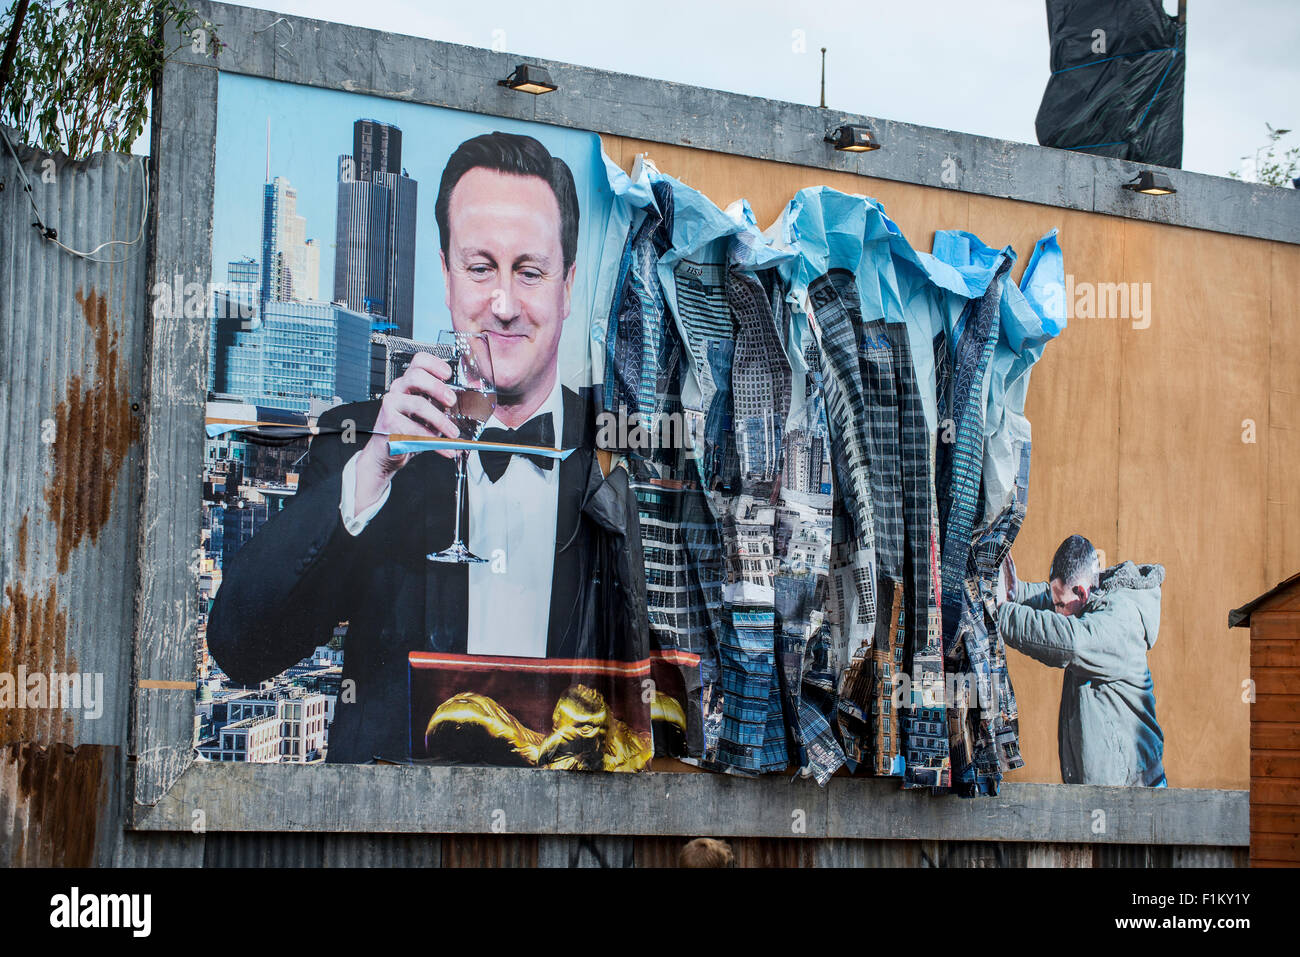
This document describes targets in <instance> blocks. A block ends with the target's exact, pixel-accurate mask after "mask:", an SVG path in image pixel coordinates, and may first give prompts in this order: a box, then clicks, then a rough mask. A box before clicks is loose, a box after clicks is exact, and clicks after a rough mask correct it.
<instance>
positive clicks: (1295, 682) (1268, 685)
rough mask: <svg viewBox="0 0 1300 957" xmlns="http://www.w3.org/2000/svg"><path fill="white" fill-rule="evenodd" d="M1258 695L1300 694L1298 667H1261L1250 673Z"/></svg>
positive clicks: (1299, 669) (1299, 672) (1299, 670)
mask: <svg viewBox="0 0 1300 957" xmlns="http://www.w3.org/2000/svg"><path fill="white" fill-rule="evenodd" d="M1251 676H1252V677H1253V678H1254V679H1255V694H1256V696H1257V697H1256V701H1258V696H1260V695H1300V668H1262V669H1259V670H1258V671H1254V672H1252V673H1251Z"/></svg>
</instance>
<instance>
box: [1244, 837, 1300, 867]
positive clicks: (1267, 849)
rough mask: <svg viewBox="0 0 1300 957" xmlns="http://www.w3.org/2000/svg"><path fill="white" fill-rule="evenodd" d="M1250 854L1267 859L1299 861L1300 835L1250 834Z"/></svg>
mask: <svg viewBox="0 0 1300 957" xmlns="http://www.w3.org/2000/svg"><path fill="white" fill-rule="evenodd" d="M1250 856H1251V858H1252V859H1254V858H1259V859H1260V860H1267V861H1297V862H1300V836H1297V835H1295V834H1254V833H1252V834H1251V835H1250Z"/></svg>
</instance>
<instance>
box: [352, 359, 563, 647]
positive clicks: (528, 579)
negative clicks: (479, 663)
mask: <svg viewBox="0 0 1300 957" xmlns="http://www.w3.org/2000/svg"><path fill="white" fill-rule="evenodd" d="M547 412H549V413H551V420H552V422H553V424H554V426H555V440H556V446H557V447H558V446H559V443H560V439H561V437H562V436H563V435H564V396H563V392H562V390H561V387H560V384H559V382H558V381H557V382H556V384H555V387H554V388H553V389H552V390H551V394H550V395H549V396H547V399H546V401H545V402H544V403H542V405H541V407H540V408H538V410H537V411H536V412H534V413H533V416H538V415H543V414H544V413H547ZM486 427H487V428H492V427H496V428H503V429H504V428H506V425H505V424H504V423H502V422H501V421H500V420H499V419H498V418H497V417H496V415H493V416H492V418H491V419H490V420H488V423H487V426H486ZM357 454H360V453H357ZM425 454H428V453H425ZM356 458H357V457H356V455H353V456H352V458H350V459H349V460H348V463H347V465H345V466H344V467H343V495H342V501H341V502H340V503H339V512H340V513H341V514H342V516H343V526H344V527H345V528H346V529H347V530H348V533H349V534H351V535H359V534H361V530H362V529H364V528H365V527H366V525H368V524H369V523H370V520H371V519H372V518H374V516H375V515H376V514H377V513H378V512H379V510H380V509H381V508H383V507H384V503H385V502H387V501H388V493H389V491H390V489H391V488H392V485H391V483H390V484H389V486H388V487H387V488H385V489H384V491H383V494H381V495H380V496H379V500H378V501H377V502H375V504H373V505H371V506H370V507H369V508H367V509H365V510H364V511H362V512H361V513H360V514H357V513H356V510H355V502H356V487H357V484H356V483H357V480H356ZM465 493H466V495H467V496H468V502H469V538H468V540H467V541H466V544H467V545H468V546H469V549H470V551H472V552H473V553H474V554H475V555H478V556H479V557H480V558H485V559H487V561H486V562H478V563H475V564H472V565H470V566H469V616H468V617H469V636H468V641H467V644H466V650H467V651H468V652H469V654H472V655H512V656H516V657H521V658H545V657H546V636H547V632H548V630H549V627H550V618H551V577H552V575H553V574H554V571H555V520H556V509H557V506H558V504H559V495H560V463H559V461H558V460H557V461H555V462H554V464H553V465H552V467H551V468H550V469H543V468H541V467H539V466H538V465H537V464H536V463H534V462H533V461H532V460H531V459H528V458H525V457H523V456H519V455H514V456H511V457H510V464H509V465H508V466H506V470H505V472H504V474H502V475H501V477H500V478H498V479H497V480H496V481H495V482H493V481H492V480H491V479H489V478H488V477H487V474H486V473H485V472H484V471H483V466H482V464H481V463H480V462H479V454H478V452H471V453H470V454H469V457H468V458H467V459H466V462H465ZM450 544H451V542H430V543H429V545H430V550H431V551H434V550H437V549H440V548H444V547H445V546H447V545H450Z"/></svg>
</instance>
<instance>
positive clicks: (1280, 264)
mask: <svg viewBox="0 0 1300 957" xmlns="http://www.w3.org/2000/svg"><path fill="white" fill-rule="evenodd" d="M1270 247H1271V248H1270V264H1271V267H1272V268H1271V273H1270V284H1269V356H1268V377H1269V387H1270V389H1271V392H1272V394H1271V396H1270V399H1271V401H1270V412H1271V414H1270V417H1269V431H1268V457H1269V470H1268V471H1269V483H1268V512H1267V514H1268V530H1267V551H1266V563H1265V565H1266V567H1265V577H1266V578H1267V579H1268V581H1269V582H1279V581H1283V580H1285V579H1286V578H1289V577H1290V576H1291V575H1294V574H1295V573H1296V572H1300V246H1288V245H1285V244H1283V243H1272V244H1270Z"/></svg>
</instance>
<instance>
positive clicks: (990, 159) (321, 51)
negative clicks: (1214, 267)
mask: <svg viewBox="0 0 1300 957" xmlns="http://www.w3.org/2000/svg"><path fill="white" fill-rule="evenodd" d="M196 6H197V8H198V9H199V11H200V12H201V13H202V14H203V15H204V16H205V17H206V18H207V19H209V20H211V21H213V22H214V23H216V24H217V25H218V28H219V33H220V37H221V39H222V41H223V42H225V43H226V44H228V47H227V48H226V49H225V50H224V51H223V52H222V53H221V55H220V56H219V57H218V58H217V59H216V60H214V59H212V58H211V57H208V56H205V55H202V54H193V53H191V52H190V48H189V47H185V48H184V50H183V51H182V53H181V54H179V55H178V59H180V60H183V61H184V62H189V63H193V64H195V65H199V66H206V67H209V68H219V69H220V70H223V71H227V72H231V73H242V74H247V75H251V76H260V77H265V78H268V79H275V80H284V81H287V82H291V83H301V84H307V85H310V86H318V87H324V88H326V89H333V90H346V91H349V92H354V93H368V94H373V95H375V96H384V97H390V98H394V99H401V100H406V101H409V102H414V103H428V104H432V105H435V106H445V107H451V108H453V109H458V110H467V111H470V112H474V113H482V114H486V115H489V116H503V117H510V118H512V119H519V120H532V121H536V122H540V123H550V124H554V125H556V126H565V127H572V128H576V129H584V130H591V131H593V132H596V133H607V134H612V135H617V136H628V137H633V138H637V139H644V140H652V141H654V142H658V143H670V144H674V145H680V146H693V147H696V148H699V149H706V150H713V151H716V152H720V153H730V154H734V155H737V156H749V157H755V158H758V159H767V160H776V161H778V162H782V163H794V164H797V165H800V166H809V167H816V168H821V169H829V170H843V171H848V172H854V173H859V174H861V175H864V176H873V177H877V178H880V179H887V180H894V181H898V182H905V183H915V184H918V185H922V186H931V187H936V188H939V189H955V190H958V191H961V192H967V193H976V194H979V195H984V196H995V197H999V198H1006V199H1016V200H1023V201H1025V202H1030V203H1040V204H1043V205H1047V206H1056V207H1059V208H1063V209H1077V210H1085V211H1089V212H1097V213H1104V214H1106V215H1111V216H1122V217H1125V218H1129V219H1139V220H1143V221H1149V222H1157V223H1167V224H1170V225H1176V226H1188V227H1191V228H1193V229H1206V230H1211V231H1214V232H1222V233H1231V234H1234V235H1239V236H1253V237H1257V238H1260V239H1273V240H1279V241H1281V242H1287V243H1300V190H1292V189H1282V188H1278V187H1273V186H1262V185H1258V184H1250V183H1241V182H1238V181H1236V180H1232V179H1229V178H1227V177H1222V176H1207V175H1205V174H1202V173H1189V172H1185V171H1182V170H1170V171H1169V177H1170V179H1171V180H1172V181H1173V184H1174V186H1175V188H1176V189H1177V190H1178V192H1177V193H1176V194H1175V195H1173V196H1164V197H1155V196H1142V195H1139V194H1137V193H1132V192H1129V191H1126V190H1123V189H1121V188H1120V186H1121V184H1122V183H1125V182H1128V181H1130V180H1132V178H1133V177H1134V175H1136V173H1137V171H1138V170H1140V169H1145V168H1148V167H1147V166H1145V165H1144V164H1138V163H1131V162H1127V161H1124V160H1115V159H1109V158H1106V157H1100V156H1092V155H1090V154H1087V153H1074V152H1070V151H1068V150H1057V149H1049V148H1047V147H1042V146H1035V145H1030V144H1025V143H1014V142H1010V141H1007V140H998V139H992V138H989V137H984V136H973V135H970V134H967V133H955V132H952V131H949V130H941V129H934V128H931V127H925V126H916V125H914V124H911V123H900V122H896V121H894V120H886V119H881V118H880V117H870V116H863V115H859V114H850V113H840V112H837V111H835V110H830V109H819V108H818V107H814V106H808V105H805V104H800V103H787V102H783V101H779V100H767V99H762V98H759V97H752V96H742V95H740V94H736V93H724V92H721V91H718V90H709V89H705V88H702V87H695V86H688V85H686V84H682V83H670V82H667V81H663V80H653V79H647V78H644V77H637V76H630V75H628V74H624V73H611V72H608V71H605V70H594V69H591V68H588V67H583V66H576V65H574V64H570V63H560V62H556V61H551V60H541V59H538V58H535V57H527V56H524V55H521V54H512V53H495V52H493V51H491V50H486V49H481V48H479V47H469V46H461V45H459V44H454V43H443V42H440V41H436V40H423V39H417V38H415V37H409V36H404V35H402V34H395V33H384V32H381V31H378V30H365V29H362V28H360V27H353V26H347V25H344V24H337V23H328V22H326V21H322V20H310V19H307V18H304V17H289V16H283V15H281V14H278V13H272V12H269V11H265V10H257V9H252V8H248V7H236V6H230V5H228V4H224V3H213V2H207V0H203V2H199V3H197V4H196ZM521 61H523V62H528V63H537V64H541V65H543V66H545V67H547V69H549V70H550V72H551V76H552V77H553V78H554V79H555V81H556V82H557V83H558V84H559V89H558V90H557V91H556V92H554V93H549V94H547V95H545V96H529V95H527V94H520V93H513V92H511V91H509V90H506V89H504V88H502V87H499V86H497V85H496V81H497V80H498V79H500V78H502V77H504V76H506V75H507V74H508V73H509V72H510V71H511V70H512V69H513V68H514V66H515V64H516V63H519V62H521ZM1043 80H1044V83H1045V82H1046V80H1047V76H1046V74H1044V76H1043ZM842 123H866V124H868V125H870V126H871V127H872V128H873V129H874V130H875V131H876V133H877V135H878V137H879V138H880V140H881V142H882V143H883V145H884V148H883V149H881V150H878V151H876V152H872V153H865V154H864V153H837V152H835V150H834V149H832V148H831V147H830V145H829V144H827V143H825V142H823V137H824V136H825V134H826V132H827V130H828V129H830V128H832V127H835V126H838V125H840V124H842ZM669 172H671V171H669ZM945 172H946V173H947V175H946V176H945ZM763 225H766V224H763Z"/></svg>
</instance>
